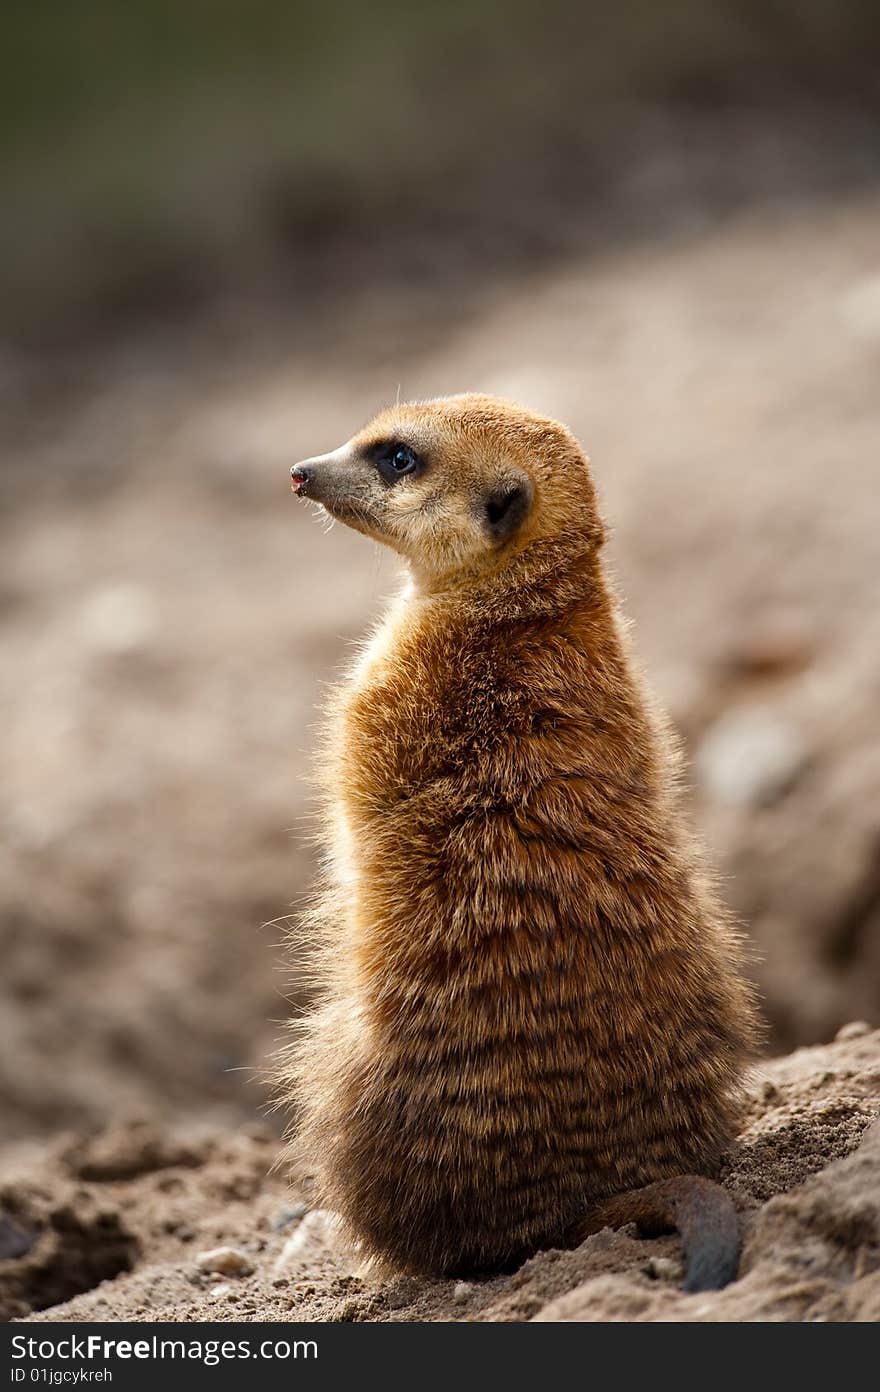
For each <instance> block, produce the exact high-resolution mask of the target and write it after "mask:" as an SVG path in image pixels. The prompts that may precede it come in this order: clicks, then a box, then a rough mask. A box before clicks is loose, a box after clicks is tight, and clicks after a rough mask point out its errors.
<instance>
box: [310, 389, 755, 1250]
mask: <svg viewBox="0 0 880 1392" xmlns="http://www.w3.org/2000/svg"><path fill="white" fill-rule="evenodd" d="M382 438H393V439H398V440H403V441H406V442H407V443H409V444H411V445H412V446H413V447H414V448H415V449H417V450H418V451H419V452H420V453H421V454H423V455H424V457H425V459H426V460H427V467H426V468H425V470H424V472H423V473H421V474H419V475H418V476H416V477H413V478H411V479H410V478H407V479H401V480H400V481H399V482H397V483H394V484H393V486H390V487H389V486H388V485H387V484H384V483H382V481H381V480H380V479H378V478H377V477H376V476H375V471H374V470H373V469H372V466H371V465H370V464H369V463H368V462H365V454H364V450H365V448H366V447H367V446H369V445H371V444H372V443H374V442H375V441H376V440H379V439H382ZM303 470H304V472H303V473H300V474H296V473H295V475H294V477H295V480H296V487H297V489H298V490H299V489H300V488H302V489H303V490H305V489H306V483H305V482H303V479H305V478H306V476H308V479H307V482H308V491H310V492H312V493H313V495H314V496H316V497H319V498H320V499H321V500H322V501H323V502H324V504H325V506H326V507H327V508H328V510H329V511H331V512H333V513H335V514H336V515H337V516H340V517H341V518H343V520H345V521H347V522H349V523H351V524H352V525H355V526H357V528H358V529H359V530H361V531H364V532H367V533H368V534H370V535H373V536H375V537H377V538H379V539H380V540H383V541H385V542H386V543H388V544H390V545H392V546H394V547H395V549H396V550H398V551H399V552H401V553H402V554H403V555H404V556H405V558H406V559H407V561H408V563H409V569H410V571H411V575H412V581H411V584H410V587H409V589H408V590H407V591H406V592H405V594H404V595H403V596H402V597H401V598H400V599H399V600H398V601H397V602H396V604H395V605H394V606H393V607H392V609H391V612H390V613H389V615H388V617H387V619H386V621H385V622H384V624H383V625H382V627H381V628H380V629H379V631H378V632H377V634H376V635H375V636H374V637H373V639H372V641H371V642H370V643H369V644H368V645H367V647H366V649H365V651H364V653H363V654H362V656H361V658H360V660H359V662H358V664H357V666H356V667H355V669H354V671H353V672H352V674H351V675H350V677H349V679H348V681H346V682H345V683H344V684H343V685H342V687H341V688H340V689H339V691H338V692H337V694H336V699H335V703H334V708H333V712H332V717H331V721H330V728H329V733H328V737H327V739H326V741H325V744H324V748H323V752H322V757H321V759H320V761H319V767H320V775H321V780H322V784H323V789H324V797H325V808H326V824H327V840H328V851H329V862H328V868H327V879H328V888H327V892H326V895H325V897H324V899H323V901H322V904H321V907H320V909H319V911H318V913H317V916H316V921H317V930H318V935H319V938H320V942H321V949H320V955H319V960H318V977H319V981H320V987H321V991H320V997H319V1000H318V1002H317V1004H316V1006H315V1007H314V1009H313V1010H312V1011H311V1013H310V1014H309V1015H308V1016H307V1018H306V1019H305V1021H304V1022H303V1023H302V1027H301V1038H300V1039H299V1040H298V1041H297V1042H296V1044H295V1047H294V1048H293V1049H292V1050H291V1052H290V1055H289V1059H288V1061H287V1063H286V1065H285V1067H284V1076H283V1080H282V1086H283V1091H284V1095H285V1097H286V1098H287V1099H289V1101H290V1102H291V1103H292V1104H293V1105H294V1106H295V1108H296V1113H297V1117H296V1122H295V1136H296V1139H295V1145H296V1146H297V1148H298V1150H299V1152H300V1153H301V1154H302V1155H304V1156H305V1157H306V1158H307V1161H308V1163H309V1164H310V1166H311V1167H312V1169H313V1171H314V1173H315V1174H316V1176H317V1183H318V1189H319V1193H320V1196H321V1201H322V1203H324V1204H326V1205H328V1206H329V1207H331V1208H333V1209H336V1210H337V1211H338V1212H339V1213H340V1214H341V1215H342V1217H343V1219H344V1220H345V1222H346V1223H347V1225H348V1226H349V1228H350V1230H351V1232H352V1233H353V1234H355V1235H356V1237H357V1238H358V1239H359V1240H360V1241H361V1243H362V1244H363V1246H364V1248H365V1249H366V1251H367V1252H368V1253H370V1254H373V1255H376V1256H379V1257H382V1258H384V1259H387V1260H389V1261H391V1262H392V1263H394V1264H395V1265H397V1266H399V1267H401V1268H404V1269H406V1270H410V1271H414V1272H446V1273H453V1272H454V1273H458V1272H465V1271H467V1270H479V1269H486V1268H492V1267H498V1266H503V1265H506V1264H509V1263H512V1262H516V1261H519V1260H521V1259H522V1258H523V1257H525V1256H526V1255H528V1254H530V1253H532V1252H533V1251H535V1250H536V1249H538V1248H540V1247H547V1246H549V1245H563V1244H565V1243H567V1242H569V1241H571V1240H573V1235H575V1236H576V1235H577V1234H578V1233H580V1234H583V1233H584V1232H586V1231H587V1230H589V1216H588V1215H589V1211H590V1210H591V1209H593V1208H594V1207H595V1206H596V1205H597V1204H599V1203H601V1201H603V1200H606V1199H607V1198H608V1197H609V1196H611V1195H615V1194H618V1193H619V1192H620V1191H623V1190H629V1189H632V1188H634V1187H637V1186H642V1185H647V1184H649V1183H650V1182H652V1181H657V1180H662V1179H666V1178H668V1177H672V1176H677V1175H681V1174H683V1173H690V1172H696V1173H697V1174H701V1175H702V1174H711V1173H712V1172H713V1171H714V1170H715V1169H716V1167H717V1164H718V1161H719V1157H720V1155H721V1152H722V1151H723V1150H724V1148H725V1147H726V1146H727V1145H728V1143H729V1142H730V1140H731V1138H732V1136H733V1134H734V1129H735V1126H736V1120H737V1096H738V1090H739V1086H740V1078H741V1070H742V1067H743V1061H744V1059H745V1057H746V1056H747V1054H748V1052H749V1050H750V1048H751V1046H752V1044H753V1041H754V1033H755V1023H754V1013H753V1004H752V999H751V993H750V990H749V988H748V987H747V986H746V984H745V983H744V980H743V978H742V976H741V974H740V956H741V951H740V945H739V940H738V936H737V933H736V932H735V930H734V929H733V927H732V926H731V923H730V921H729V919H728V917H727V915H726V913H725V912H724V910H723V909H722V908H721V907H720V906H719V904H718V902H717V900H716V898H715V896H714V893H713V891H712V888H711V886H710V884H709V882H708V881H707V878H706V876H705V874H704V872H703V870H702V869H701V866H700V861H699V856H698V854H697V852H696V851H695V848H694V846H693V844H692V842H691V840H690V838H689V837H688V835H687V834H686V832H685V831H684V829H683V827H682V824H681V820H680V815H679V811H678V806H677V801H678V799H677V792H676V766H677V758H676V754H675V751H674V748H673V744H672V741H671V739H670V737H669V734H668V732H667V731H666V729H665V727H664V725H663V724H662V722H661V721H660V720H659V719H658V717H657V716H656V714H655V713H654V712H653V710H652V707H651V706H650V703H649V702H648V701H647V699H646V697H645V694H644V692H643V691H642V689H641V684H640V681H639V679H638V677H637V675H636V673H635V670H634V666H633V663H632V660H631V658H630V656H629V653H628V649H627V644H626V640H625V636H624V633H623V630H622V625H621V622H620V620H619V618H618V615H617V612H616V607H615V604H614V601H613V598H612V595H611V593H610V591H609V586H608V583H607V581H606V578H605V575H604V572H603V566H602V562H601V556H600V551H601V544H602V540H603V526H602V523H601V521H600V518H599V515H598V512H597V509H596V502H595V497H594V492H593V486H592V482H591V479H590V474H589V467H588V462H587V460H586V458H585V456H584V454H583V452H582V451H581V449H580V447H579V445H578V444H577V442H576V441H575V439H574V438H573V437H572V435H571V434H570V433H569V432H568V431H567V430H566V429H565V428H564V427H562V426H561V425H559V424H557V423H556V422H554V421H551V420H547V419H544V418H542V417H539V416H536V415H533V414H532V413H530V412H528V411H525V410H523V409H522V408H519V407H516V406H513V405H511V404H509V403H506V402H500V401H496V400H494V399H491V398H487V397H480V396H466V397H458V398H449V399H446V400H440V401H436V402H428V403H424V404H419V405H415V406H402V407H398V408H394V409H392V410H390V411H386V412H384V413H383V414H382V415H381V416H380V417H379V418H378V419H377V420H376V421H375V422H373V424H372V425H371V426H369V427H368V428H367V429H366V430H365V431H364V432H362V433H361V435H359V436H356V437H355V439H354V440H353V441H352V442H350V443H349V445H347V446H346V447H344V449H343V451H341V452H338V453H337V454H335V455H331V456H325V457H324V458H323V459H318V460H314V461H307V465H306V466H303ZM517 481H519V482H521V483H524V484H525V485H526V486H527V488H528V491H529V494H530V497H531V505H530V509H529V511H528V514H527V516H526V517H525V519H524V520H523V521H522V522H521V524H520V525H519V526H518V527H517V529H516V530H515V532H514V534H513V535H512V536H509V537H506V538H505V539H503V541H502V542H501V543H500V544H499V543H498V542H497V541H495V540H493V539H491V538H487V535H486V528H485V517H484V513H483V507H484V500H485V498H486V497H488V496H489V495H491V494H493V493H497V492H498V490H499V488H500V489H501V490H502V491H503V490H504V489H506V488H509V487H511V486H515V485H516V484H517ZM313 485H314V486H313ZM656 1207H657V1205H656V1203H654V1204H653V1205H652V1204H651V1203H647V1204H646V1203H643V1204H642V1205H641V1208H642V1209H643V1210H644V1216H646V1217H647V1218H649V1217H650V1212H649V1210H652V1208H653V1209H656ZM667 1207H668V1205H667ZM674 1207H675V1205H672V1208H673V1209H674ZM598 1211H599V1212H601V1210H598ZM670 1211H672V1210H670ZM608 1212H609V1213H610V1209H609V1210H608ZM614 1216H615V1217H616V1220H617V1221H625V1220H628V1219H631V1218H633V1217H638V1216H640V1208H639V1204H638V1203H636V1205H635V1206H633V1204H632V1203H631V1202H630V1203H629V1206H628V1207H626V1206H625V1205H624V1207H623V1208H620V1211H619V1212H616V1213H615V1215H614ZM673 1216H674V1214H673ZM655 1217H656V1214H655Z"/></svg>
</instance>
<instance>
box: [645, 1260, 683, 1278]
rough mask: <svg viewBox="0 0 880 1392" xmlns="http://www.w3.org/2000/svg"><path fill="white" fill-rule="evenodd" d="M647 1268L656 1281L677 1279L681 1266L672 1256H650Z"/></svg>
mask: <svg viewBox="0 0 880 1392" xmlns="http://www.w3.org/2000/svg"><path fill="white" fill-rule="evenodd" d="M645 1270H646V1271H647V1273H648V1275H649V1276H653V1277H654V1279H655V1280H656V1281H659V1280H677V1278H678V1276H679V1274H680V1272H681V1267H680V1266H679V1264H678V1262H677V1261H673V1259H672V1257H649V1258H648V1262H647V1265H646V1266H645Z"/></svg>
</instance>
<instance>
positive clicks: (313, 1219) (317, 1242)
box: [275, 1208, 339, 1272]
mask: <svg viewBox="0 0 880 1392" xmlns="http://www.w3.org/2000/svg"><path fill="white" fill-rule="evenodd" d="M338 1227H339V1219H338V1217H337V1216H336V1214H335V1213H331V1212H330V1210H329V1209H327V1208H313V1209H312V1210H311V1212H309V1213H307V1214H306V1215H305V1217H304V1218H303V1220H302V1222H301V1223H300V1225H299V1227H298V1228H297V1230H296V1232H295V1233H292V1234H291V1236H290V1237H289V1238H288V1239H287V1241H286V1242H285V1244H284V1246H283V1247H282V1249H281V1253H280V1255H279V1257H278V1260H277V1261H276V1263H275V1270H276V1271H277V1272H281V1271H283V1270H284V1268H285V1267H286V1266H288V1265H290V1263H291V1262H296V1261H299V1260H300V1259H301V1258H302V1257H304V1256H305V1254H306V1253H307V1252H309V1251H311V1250H313V1249H314V1250H316V1251H320V1250H322V1249H324V1250H327V1249H329V1248H330V1247H332V1246H333V1243H334V1239H335V1237H336V1232H337V1229H338Z"/></svg>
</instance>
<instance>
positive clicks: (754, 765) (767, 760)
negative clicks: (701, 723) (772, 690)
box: [694, 706, 807, 807]
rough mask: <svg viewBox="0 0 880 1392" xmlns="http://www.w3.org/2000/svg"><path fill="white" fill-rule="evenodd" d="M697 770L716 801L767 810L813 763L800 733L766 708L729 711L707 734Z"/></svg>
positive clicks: (702, 782)
mask: <svg viewBox="0 0 880 1392" xmlns="http://www.w3.org/2000/svg"><path fill="white" fill-rule="evenodd" d="M694 764H695V770H696V774H697V777H698V779H699V781H700V783H701V784H702V785H703V787H704V789H705V790H706V792H707V793H709V795H710V796H711V797H714V798H717V800H718V801H719V802H722V803H726V804H727V805H728V806H731V807H766V806H768V805H769V804H771V803H774V802H776V801H777V800H778V799H779V798H781V797H782V796H783V794H785V793H786V792H788V790H789V788H790V787H791V786H792V785H793V784H794V783H795V782H796V781H797V779H798V777H799V776H800V774H801V773H802V772H803V770H804V768H805V767H806V764H807V750H806V747H805V745H804V742H803V739H802V738H801V735H800V733H799V732H798V730H797V729H796V728H795V726H794V725H792V724H791V723H790V722H789V721H787V720H783V719H782V718H781V717H779V716H777V715H775V714H774V713H773V712H772V711H770V710H769V709H766V708H765V707H760V706H752V707H748V708H737V709H735V710H729V711H726V712H725V714H724V715H722V716H721V717H720V718H719V719H718V720H717V721H716V722H715V724H714V725H713V726H711V728H710V729H709V730H708V731H707V732H706V734H705V735H704V736H703V740H702V743H701V744H700V746H699V748H698V750H697V755H696V759H695V761H694Z"/></svg>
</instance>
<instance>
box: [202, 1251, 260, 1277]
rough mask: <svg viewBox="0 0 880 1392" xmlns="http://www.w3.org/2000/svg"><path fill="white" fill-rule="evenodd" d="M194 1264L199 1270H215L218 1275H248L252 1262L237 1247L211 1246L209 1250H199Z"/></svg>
mask: <svg viewBox="0 0 880 1392" xmlns="http://www.w3.org/2000/svg"><path fill="white" fill-rule="evenodd" d="M196 1266H197V1267H198V1268H199V1270H200V1271H211V1272H217V1274H218V1275H220V1276H250V1274H251V1272H252V1271H253V1269H254V1265H253V1262H252V1261H251V1260H250V1259H249V1258H248V1257H246V1256H245V1254H244V1252H240V1251H239V1250H238V1248H237V1247H212V1248H211V1250H210V1251H209V1252H199V1254H198V1256H197V1257H196Z"/></svg>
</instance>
